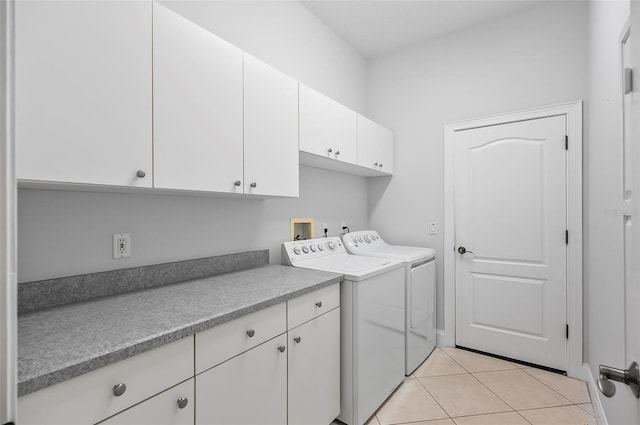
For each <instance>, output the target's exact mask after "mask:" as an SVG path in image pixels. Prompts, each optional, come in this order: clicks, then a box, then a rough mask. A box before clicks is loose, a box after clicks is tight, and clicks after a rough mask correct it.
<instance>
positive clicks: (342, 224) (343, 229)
mask: <svg viewBox="0 0 640 425" xmlns="http://www.w3.org/2000/svg"><path fill="white" fill-rule="evenodd" d="M340 229H341V230H340V231H341V232H342V234H343V235H344V234H346V233H347V229H349V227H348V226H347V222H346V221H341V222H340Z"/></svg>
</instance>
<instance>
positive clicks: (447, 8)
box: [302, 0, 544, 58]
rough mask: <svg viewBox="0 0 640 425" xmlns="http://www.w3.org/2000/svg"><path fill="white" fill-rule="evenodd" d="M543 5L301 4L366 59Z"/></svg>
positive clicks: (308, 0) (464, 0) (425, 0)
mask: <svg viewBox="0 0 640 425" xmlns="http://www.w3.org/2000/svg"><path fill="white" fill-rule="evenodd" d="M542 1H544V0H302V4H303V5H304V6H305V7H306V8H307V9H309V11H311V13H313V14H314V15H315V16H317V17H318V18H319V19H320V20H321V21H322V22H324V23H325V24H326V25H328V26H329V27H330V28H331V29H333V30H334V31H335V32H336V33H337V34H338V35H339V36H340V37H342V38H343V39H344V40H345V41H346V42H347V43H349V44H350V45H351V46H352V47H353V48H355V49H356V50H357V51H358V52H359V53H360V54H362V55H363V56H364V57H365V58H373V57H376V56H380V55H383V54H386V53H389V52H392V51H394V50H398V49H402V48H404V47H407V46H411V45H415V44H417V43H420V42H422V41H425V40H427V39H430V38H435V37H438V36H441V35H444V34H448V33H452V32H455V31H459V30H462V29H464V28H467V27H470V26H473V25H476V24H479V23H481V22H486V21H489V20H492V19H495V18H498V17H501V16H505V15H508V14H511V13H514V12H517V11H520V10H523V9H525V8H528V7H531V6H533V5H535V4H539V3H541V2H542Z"/></svg>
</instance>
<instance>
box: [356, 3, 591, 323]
mask: <svg viewBox="0 0 640 425" xmlns="http://www.w3.org/2000/svg"><path fill="white" fill-rule="evenodd" d="M586 40H587V5H586V3H584V2H573V1H569V2H549V3H545V4H544V5H541V6H537V7H534V8H532V9H527V10H525V11H523V12H519V13H517V14H514V15H509V16H507V17H504V18H500V19H497V20H494V21H491V22H488V23H485V24H481V25H478V26H476V27H472V28H469V29H467V30H465V31H461V32H458V33H454V34H452V35H449V36H446V37H442V38H439V39H436V40H433V41H430V42H428V43H425V44H422V45H419V46H416V47H413V48H410V49H407V50H404V51H401V52H398V53H395V54H391V55H387V56H384V57H381V58H379V59H376V60H374V61H372V63H371V70H370V78H369V92H370V98H369V111H368V112H369V115H370V116H371V118H372V119H374V120H376V121H379V122H381V123H382V124H383V125H386V126H388V127H389V128H391V129H393V130H394V131H395V141H396V145H395V155H396V157H395V161H396V162H395V175H394V177H393V179H376V180H375V181H372V183H370V185H369V200H368V202H369V209H370V211H369V224H370V226H371V227H372V228H376V229H378V230H379V231H380V232H381V234H382V235H383V236H384V237H385V238H386V239H388V240H389V241H390V242H391V243H402V244H409V245H417V246H426V247H431V248H435V249H436V251H437V253H438V256H439V258H440V259H442V249H443V239H442V228H443V213H444V211H443V196H444V194H443V184H444V183H443V124H444V123H446V122H451V121H457V120H462V119H465V118H472V117H478V116H483V115H491V114H496V113H502V112H509V111H513V110H518V109H526V108H531V107H538V106H543V105H548V104H553V103H559V102H565V101H571V100H577V99H584V98H586V97H587V45H586ZM431 221H435V222H437V223H438V224H439V231H440V234H438V235H435V236H430V235H429V228H428V223H429V222H431ZM437 309H438V320H437V324H438V328H440V329H442V328H443V327H444V296H443V277H442V267H441V266H440V267H439V269H438V300H437Z"/></svg>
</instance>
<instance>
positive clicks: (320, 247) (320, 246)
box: [318, 243, 324, 251]
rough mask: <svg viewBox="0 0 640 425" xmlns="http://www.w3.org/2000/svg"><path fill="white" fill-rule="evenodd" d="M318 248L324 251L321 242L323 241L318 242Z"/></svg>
mask: <svg viewBox="0 0 640 425" xmlns="http://www.w3.org/2000/svg"><path fill="white" fill-rule="evenodd" d="M318 249H319V250H320V251H324V246H322V244H321V243H319V244H318Z"/></svg>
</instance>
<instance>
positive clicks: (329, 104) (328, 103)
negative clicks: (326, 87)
mask: <svg viewBox="0 0 640 425" xmlns="http://www.w3.org/2000/svg"><path fill="white" fill-rule="evenodd" d="M356 115H357V114H356V112H355V111H352V110H351V109H349V108H347V107H346V106H344V105H341V104H339V103H338V102H336V101H334V100H332V99H329V98H328V97H326V96H324V95H322V94H320V93H318V92H316V91H315V90H312V89H310V88H309V87H306V86H305V85H303V84H300V150H301V151H304V152H309V153H312V154H315V155H320V156H323V157H328V158H333V159H338V160H340V161H344V162H348V163H352V164H356V162H357V157H356Z"/></svg>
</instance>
